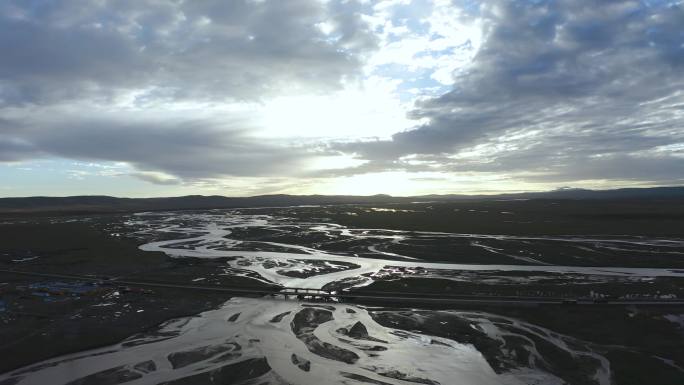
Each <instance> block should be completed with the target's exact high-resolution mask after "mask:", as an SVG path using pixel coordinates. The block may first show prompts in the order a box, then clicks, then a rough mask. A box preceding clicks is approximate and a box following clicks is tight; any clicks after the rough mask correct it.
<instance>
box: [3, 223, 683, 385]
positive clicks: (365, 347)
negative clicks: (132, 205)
mask: <svg viewBox="0 0 684 385" xmlns="http://www.w3.org/2000/svg"><path fill="white" fill-rule="evenodd" d="M126 226H127V227H128V229H129V230H130V231H129V233H137V234H138V235H139V236H143V237H145V238H146V239H148V240H150V242H148V243H146V244H144V245H142V246H141V249H143V250H148V251H162V252H165V253H167V254H168V255H170V256H173V257H198V258H221V257H231V258H233V259H231V260H229V261H227V262H226V263H227V268H229V269H231V274H245V275H247V274H251V275H250V276H253V275H254V273H256V274H258V276H259V277H260V279H262V280H263V281H265V282H271V283H277V284H281V285H283V286H286V287H303V288H322V287H323V286H325V285H327V284H331V283H336V282H340V281H350V280H353V283H351V284H349V285H347V286H348V287H350V286H359V285H366V284H369V283H371V282H372V281H373V274H377V273H379V272H380V271H382V270H383V269H387V268H391V267H402V268H418V267H421V268H426V269H430V273H431V276H434V277H439V276H440V272H444V277H446V278H448V277H450V276H451V275H450V273H449V272H453V271H454V270H464V271H478V270H501V271H536V272H562V273H577V274H594V275H612V276H616V275H617V276H634V277H648V276H684V272H682V271H676V270H672V269H634V268H622V267H601V268H594V267H567V266H552V265H544V264H535V265H468V264H453V263H434V262H425V261H420V260H416V259H415V258H413V257H409V256H404V255H400V254H397V253H392V252H387V251H384V247H385V246H386V245H387V244H400V243H402V242H411V241H415V240H417V239H418V240H420V239H424V240H428V241H430V240H433V239H451V238H467V237H470V238H469V239H476V240H487V239H495V240H501V239H508V240H511V241H515V242H519V243H520V244H521V245H522V244H524V242H530V241H533V240H535V239H536V238H532V237H506V236H491V235H472V234H448V233H434V232H402V231H392V230H382V229H348V228H345V227H343V226H339V225H335V224H330V223H296V222H293V221H292V220H289V219H286V218H274V217H270V216H265V215H244V214H234V213H230V212H219V213H217V212H208V213H184V214H178V213H166V214H141V215H137V216H134V217H132V218H130V219H129V220H128V222H127V223H126ZM245 230H249V231H255V230H259V231H267V232H277V233H281V234H285V235H286V236H287V237H285V238H286V239H289V241H282V242H281V241H277V242H276V241H273V240H271V239H270V238H268V237H267V238H266V239H257V240H254V239H252V240H245V239H240V238H239V237H238V236H237V235H235V234H236V232H237V231H243V232H244V231H245ZM313 233H315V234H316V236H318V237H322V238H323V239H325V240H333V241H336V242H347V241H348V242H359V241H363V245H364V247H365V248H366V249H367V251H368V255H364V256H369V257H372V258H364V257H363V256H358V255H354V254H355V253H349V252H347V253H345V252H340V253H337V252H330V251H324V250H322V249H320V248H317V247H315V245H311V244H298V242H294V241H292V239H305V238H306V237H307V234H313ZM288 237H289V238H288ZM168 238H172V239H168ZM158 239H164V240H158ZM541 239H543V240H545V241H555V242H562V243H570V244H575V243H576V244H579V245H580V246H582V247H585V245H587V244H594V245H595V244H603V245H623V247H632V248H635V247H636V248H638V247H656V248H658V249H657V250H660V251H664V252H667V251H668V250H670V249H668V247H671V246H673V245H674V246H676V247H680V246H681V245H680V244H679V243H678V242H679V241H677V240H645V239H640V238H639V239H637V238H625V239H616V238H610V239H597V238H591V237H555V238H541ZM602 242H603V243H602ZM676 250H678V249H676ZM494 252H496V250H495V251H494ZM675 252H676V251H675ZM525 262H531V261H530V260H525ZM293 273H296V274H293ZM434 322H439V324H440V325H443V328H442V329H443V330H444V331H445V332H449V331H450V330H452V329H450V328H452V327H453V331H454V332H453V333H451V334H449V336H450V338H445V337H436V336H433V335H430V334H429V333H426V332H425V331H424V326H425V325H427V324H430V323H433V324H434ZM357 323H358V324H360V325H362V326H358V325H357ZM355 325H356V326H355ZM407 325H408V326H407ZM452 325H453V326H452ZM459 325H460V327H462V326H463V325H466V329H465V330H468V331H469V332H467V333H466V332H464V329H459V328H458V327H459ZM409 326H410V327H409ZM487 344H490V345H491V344H495V346H498V348H497V349H495V351H496V353H491V352H489V353H488V354H490V356H489V357H485V356H483V353H482V352H481V351H479V350H478V348H477V347H476V346H487ZM539 344H546V345H548V346H553V347H554V349H557V351H558V352H560V353H561V354H560V355H559V356H567V357H571V358H572V359H580V358H581V359H582V360H583V362H584V365H586V366H587V367H588V369H587V370H586V376H587V378H586V379H587V380H593V381H595V383H598V384H610V382H611V378H610V368H609V364H608V361H607V360H606V359H605V358H604V357H602V356H601V355H599V354H597V353H595V352H593V351H592V348H591V347H590V346H589V345H588V344H586V343H583V342H582V341H577V340H574V339H573V338H572V337H568V336H563V335H559V334H557V333H553V332H551V331H549V330H546V329H544V328H541V327H538V326H534V325H530V324H527V323H524V322H521V321H518V320H515V319H510V318H506V317H501V316H497V315H492V314H485V313H477V312H457V311H423V310H392V309H369V308H364V307H360V306H351V305H346V304H335V303H332V304H331V303H325V304H322V303H304V302H294V301H288V300H284V299H247V298H234V299H232V300H230V301H228V302H226V303H225V304H223V305H222V306H221V307H220V308H218V309H216V310H212V311H208V312H204V313H202V314H199V315H196V316H193V317H187V318H182V319H177V320H172V321H169V322H168V323H166V324H164V325H162V326H161V327H160V328H159V329H158V330H156V331H152V332H149V333H146V334H143V335H138V336H133V337H131V338H129V339H127V340H125V341H123V342H121V343H119V344H116V345H113V346H108V347H103V348H100V349H95V350H91V351H87V352H81V353H76V354H72V355H67V356H63V357H59V358H56V359H52V360H47V361H45V362H42V363H39V364H36V365H32V366H30V367H27V368H23V369H19V370H16V371H14V372H12V373H8V374H6V375H4V376H0V384H3V385H4V384H40V385H42V384H72V385H75V384H119V383H126V384H159V383H169V382H173V381H179V382H178V383H183V382H190V381H193V383H196V382H200V383H250V384H251V383H254V384H262V383H267V384H281V383H282V384H285V383H289V384H300V385H306V384H362V383H365V384H368V383H372V384H411V383H413V384H442V385H446V384H471V385H480V384H482V385H485V384H540V383H543V384H561V383H564V381H563V380H561V378H559V376H558V373H556V374H552V372H553V371H552V370H550V369H549V368H552V367H554V363H553V362H550V361H549V360H553V359H554V358H549V357H544V356H543V355H542V354H541V353H540V350H539V349H538V345H539ZM560 366H562V365H560ZM238 380H239V381H238ZM243 380H244V381H243ZM5 381H6V382H5ZM231 381H232V382H231ZM240 381H243V382H240Z"/></svg>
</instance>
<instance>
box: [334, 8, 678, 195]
mask: <svg viewBox="0 0 684 385" xmlns="http://www.w3.org/2000/svg"><path fill="white" fill-rule="evenodd" d="M473 17H475V16H473ZM477 17H479V18H481V21H480V23H481V24H482V25H483V26H484V40H483V43H482V46H481V47H480V50H479V51H478V53H477V54H476V56H475V57H474V60H473V62H472V63H471V65H470V67H469V68H468V69H467V71H465V72H464V73H462V74H459V75H458V76H457V78H456V81H455V83H454V85H453V88H452V90H451V91H449V92H447V93H445V94H443V95H441V96H439V97H436V98H431V99H427V100H423V101H420V102H418V103H417V104H416V106H415V108H414V110H413V111H412V113H411V115H412V116H413V117H414V118H421V119H425V120H427V121H428V123H426V124H423V125H420V126H417V127H415V128H414V129H411V130H407V131H404V132H399V133H396V134H394V135H393V136H392V138H391V140H380V141H359V142H347V143H338V144H335V145H333V148H334V149H338V150H340V151H342V152H344V153H354V154H356V156H357V157H358V158H360V159H365V160H369V161H370V162H369V164H366V165H364V166H363V168H364V170H373V171H380V170H382V169H397V168H406V169H408V166H409V165H411V163H409V162H407V159H409V158H411V159H413V161H414V162H413V167H414V168H415V166H416V161H418V160H421V159H423V160H425V162H424V164H423V165H422V166H420V167H422V168H423V169H426V170H427V169H433V170H434V169H435V167H437V168H439V169H441V170H443V171H445V172H465V171H483V172H484V171H487V172H523V171H524V172H528V173H529V174H530V175H532V174H534V175H536V177H535V178H539V179H547V180H583V179H617V178H627V179H636V180H648V181H656V182H657V181H661V180H668V181H670V180H681V169H682V168H681V166H682V151H681V148H679V150H677V151H675V150H672V149H671V150H660V151H657V149H658V148H660V149H663V148H665V149H666V148H667V146H668V145H672V144H674V143H684V130H682V127H684V113H683V112H682V107H683V106H684V92H683V90H684V81H683V80H682V79H684V36H682V34H681V26H682V25H684V10H683V9H682V8H681V6H679V5H671V4H665V3H662V4H660V3H657V4H654V5H646V4H643V3H640V2H635V1H605V2H577V1H570V0H566V1H562V0H561V1H535V2H531V1H530V2H524V1H513V2H511V1H489V2H486V3H485V4H483V5H482V6H481V7H480V9H479V10H478V12H477ZM620 164H622V165H624V166H623V167H621V166H620ZM388 165H389V166H388ZM540 175H542V176H541V177H540Z"/></svg>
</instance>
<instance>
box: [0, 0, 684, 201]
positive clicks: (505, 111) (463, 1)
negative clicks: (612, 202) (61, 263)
mask: <svg viewBox="0 0 684 385" xmlns="http://www.w3.org/2000/svg"><path fill="white" fill-rule="evenodd" d="M682 184H684V1H659V0H649V1H622V0H595V1H589V0H518V1H516V0H483V1H475V0H453V1H450V0H384V1H368V0H356V1H355V0H287V1H282V0H231V1H223V0H198V1H190V0H185V1H184V0H168V1H164V0H112V1H108V0H71V1H50V0H2V1H0V196H5V197H7V196H32V195H44V196H63V195H114V196H129V197H152V196H177V195H187V194H205V195H210V194H217V195H229V196H250V195H260V194H280V193H286V194H359V195H369V194H381V193H382V194H391V195H422V194H450V193H465V194H468V193H470V194H481V193H484V194H489V193H497V192H509V191H540V190H551V189H555V188H561V187H575V188H594V189H607V188H618V187H649V186H665V185H682Z"/></svg>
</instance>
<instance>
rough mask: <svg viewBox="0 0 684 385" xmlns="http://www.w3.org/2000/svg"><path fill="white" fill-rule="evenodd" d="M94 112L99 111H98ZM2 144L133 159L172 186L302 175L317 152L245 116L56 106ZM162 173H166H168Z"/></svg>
mask: <svg viewBox="0 0 684 385" xmlns="http://www.w3.org/2000/svg"><path fill="white" fill-rule="evenodd" d="M91 115H95V116H97V113H96V112H94V111H91ZM0 130H2V132H5V135H4V136H3V137H4V138H5V139H4V140H3V139H2V138H0V146H2V147H8V148H9V150H10V151H9V152H7V151H2V154H3V156H4V158H5V159H3V160H5V161H13V160H14V161H18V160H23V159H27V158H40V157H58V158H67V159H78V160H85V161H113V162H126V163H128V164H130V165H132V166H133V167H135V168H136V169H137V170H139V171H140V173H138V174H135V176H136V177H138V178H141V179H145V180H148V181H155V182H157V183H158V182H159V181H161V180H162V179H163V180H165V181H166V182H167V183H168V181H170V180H171V178H170V177H169V178H160V177H159V176H160V175H169V176H173V177H176V178H181V179H187V180H193V179H201V178H220V177H225V176H269V175H282V174H287V175H296V174H297V170H298V169H299V168H301V167H302V165H303V164H305V163H306V160H307V158H308V157H310V156H313V154H310V153H309V152H308V151H307V150H306V149H301V150H299V151H298V150H297V148H296V147H294V146H287V147H286V146H283V145H280V144H279V143H275V142H269V141H264V140H263V139H262V140H256V139H253V138H251V137H249V135H248V131H249V130H248V129H247V127H246V126H245V125H244V122H241V121H232V122H231V121H226V120H221V121H220V122H217V121H212V120H188V119H177V118H172V119H160V118H148V117H145V116H138V115H136V114H131V113H129V114H126V115H123V116H120V117H113V116H107V115H102V116H97V117H90V118H84V117H82V116H73V115H69V114H58V113H57V112H55V111H51V112H50V113H49V114H46V115H45V116H33V117H29V116H24V117H23V118H22V124H21V125H20V126H19V125H12V124H7V123H5V125H4V126H0ZM162 173H163V174H162Z"/></svg>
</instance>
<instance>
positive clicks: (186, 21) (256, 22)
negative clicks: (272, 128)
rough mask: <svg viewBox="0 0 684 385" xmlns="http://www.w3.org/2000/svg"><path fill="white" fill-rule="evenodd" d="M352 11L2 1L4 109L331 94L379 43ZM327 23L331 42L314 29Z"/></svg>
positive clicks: (284, 4)
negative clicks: (71, 102) (115, 100)
mask: <svg viewBox="0 0 684 385" xmlns="http://www.w3.org/2000/svg"><path fill="white" fill-rule="evenodd" d="M356 7H357V6H356V5H355V3H354V2H343V3H341V2H336V1H332V2H329V3H327V4H324V3H322V2H317V1H309V0H288V1H255V0H237V1H226V2H224V1H187V2H181V1H168V2H158V1H144V0H136V1H98V2H93V1H70V2H53V1H25V0H15V1H5V2H3V3H2V4H0V52H2V59H0V105H1V104H5V105H8V104H15V105H17V104H18V105H20V104H23V103H37V104H49V103H52V102H55V101H64V100H65V99H79V98H89V99H90V100H93V99H98V98H103V99H104V100H107V98H110V97H112V96H115V95H117V94H118V93H120V92H122V91H130V90H138V91H143V93H142V94H141V95H140V96H139V98H140V100H141V101H145V100H146V98H152V99H158V98H170V99H174V100H177V99H194V100H197V99H208V100H225V99H259V98H260V97H262V96H265V95H271V94H278V93H281V92H283V91H287V92H293V91H294V92H296V91H297V90H302V89H304V90H317V91H319V92H320V91H324V90H332V89H335V88H336V87H338V86H339V82H340V80H341V79H343V78H344V77H354V76H356V70H357V69H358V66H359V55H360V54H362V53H363V51H364V50H366V49H369V48H373V47H374V43H375V42H374V38H373V37H372V36H373V35H372V34H371V33H370V31H369V30H368V28H367V27H366V25H365V24H364V23H362V22H361V21H360V19H359V17H358V15H357V16H354V15H355V13H354V10H355V9H356ZM326 20H329V21H331V22H332V23H331V25H332V26H333V27H335V28H334V29H333V31H332V33H331V35H330V36H328V35H325V34H324V33H323V32H322V31H321V29H320V28H319V27H317V24H318V23H320V22H323V21H326Z"/></svg>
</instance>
